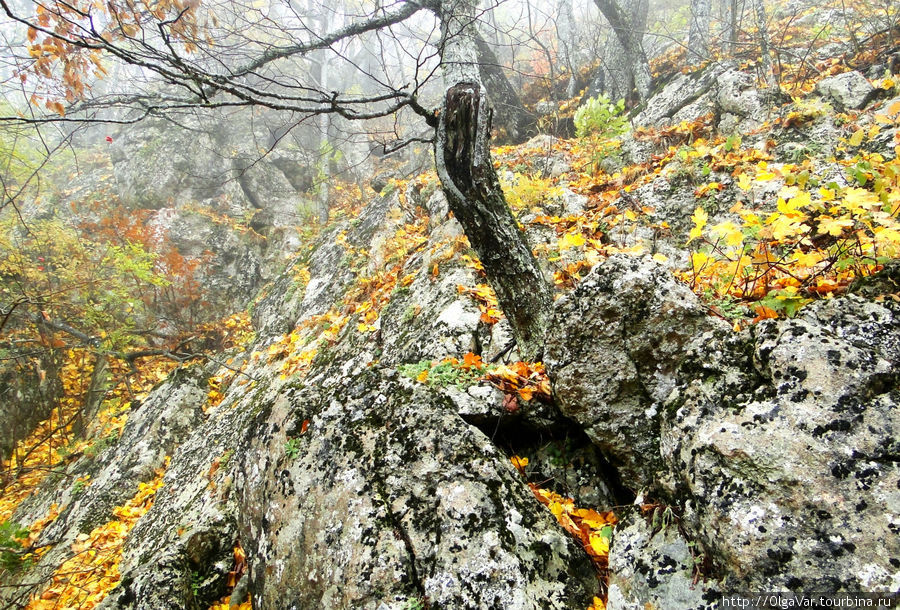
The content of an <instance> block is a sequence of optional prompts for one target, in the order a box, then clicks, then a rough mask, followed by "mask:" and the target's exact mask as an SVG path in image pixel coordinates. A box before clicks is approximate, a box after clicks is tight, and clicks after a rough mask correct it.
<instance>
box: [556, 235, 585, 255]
mask: <svg viewBox="0 0 900 610" xmlns="http://www.w3.org/2000/svg"><path fill="white" fill-rule="evenodd" d="M557 245H558V247H559V250H560V251H563V250H568V249H569V248H575V247H577V246H583V245H584V237H582V236H581V234H579V233H576V232H574V231H570V232H569V233H566V234H565V235H563V237H562V239H560V240H559V243H558V244H557Z"/></svg>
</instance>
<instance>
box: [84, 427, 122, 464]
mask: <svg viewBox="0 0 900 610" xmlns="http://www.w3.org/2000/svg"><path fill="white" fill-rule="evenodd" d="M118 442H119V435H118V433H116V432H113V433H112V434H109V435H107V436H104V437H103V438H99V439H97V440H95V441H94V442H93V443H91V444H90V445H88V446H87V447H86V448H85V450H84V455H86V456H87V457H89V458H95V457H97V456H98V455H100V454H101V453H103V452H104V451H106V450H107V449H109V448H110V447H112V446H113V445H115V444H116V443H118Z"/></svg>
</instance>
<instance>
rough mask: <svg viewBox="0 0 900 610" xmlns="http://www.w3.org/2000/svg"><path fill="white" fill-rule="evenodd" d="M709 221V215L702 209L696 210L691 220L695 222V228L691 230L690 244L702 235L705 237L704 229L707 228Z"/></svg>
mask: <svg viewBox="0 0 900 610" xmlns="http://www.w3.org/2000/svg"><path fill="white" fill-rule="evenodd" d="M708 219H709V214H707V213H706V210H704V209H703V208H701V207H698V208H697V209H695V210H694V213H693V215H692V216H691V220H693V221H694V228H692V229H691V234H690V236H689V239H688V242H691V241H692V240H694V239H697V238H698V237H700V236H701V235H703V227H705V226H706V221H707V220H708Z"/></svg>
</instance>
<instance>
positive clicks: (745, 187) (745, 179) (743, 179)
mask: <svg viewBox="0 0 900 610" xmlns="http://www.w3.org/2000/svg"><path fill="white" fill-rule="evenodd" d="M737 185H738V188H740V189H741V190H742V191H749V190H750V177H749V176H748V175H747V174H743V173H742V174H741V175H739V176H738V182H737Z"/></svg>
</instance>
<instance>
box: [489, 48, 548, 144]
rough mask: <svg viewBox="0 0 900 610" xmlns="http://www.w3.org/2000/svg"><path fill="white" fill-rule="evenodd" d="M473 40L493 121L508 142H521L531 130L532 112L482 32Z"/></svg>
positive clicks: (532, 125)
mask: <svg viewBox="0 0 900 610" xmlns="http://www.w3.org/2000/svg"><path fill="white" fill-rule="evenodd" d="M475 44H476V45H477V48H478V72H479V74H480V76H481V81H482V82H483V83H484V87H485V89H487V94H488V98H489V99H490V100H491V106H493V108H494V119H495V124H496V125H497V126H499V127H503V128H504V129H505V130H506V136H507V138H506V139H508V140H509V141H510V142H512V143H516V144H517V143H520V142H524V141H525V140H526V139H528V136H530V135H532V134H533V133H534V124H535V120H534V115H532V114H531V113H530V112H528V111H527V110H526V109H525V106H523V105H522V100H521V99H520V98H519V94H518V93H516V90H515V89H514V88H513V86H512V85H511V84H510V82H509V80H508V79H507V78H506V74H504V73H503V67H502V66H501V65H500V62H499V61H497V56H496V55H495V54H494V50H493V49H491V46H490V45H489V44H488V43H487V42H486V41H485V40H484V38H482V37H481V35H478V36H476V38H475Z"/></svg>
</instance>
